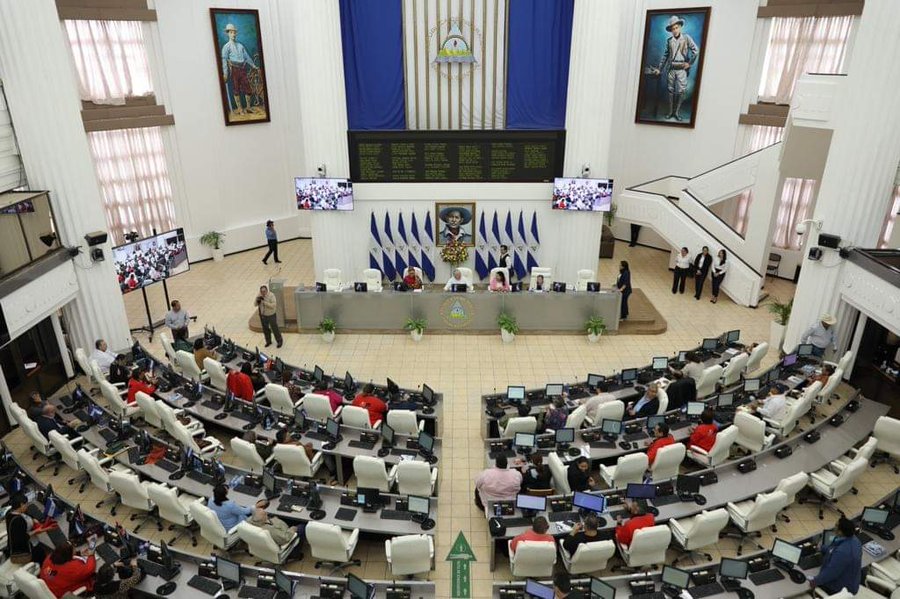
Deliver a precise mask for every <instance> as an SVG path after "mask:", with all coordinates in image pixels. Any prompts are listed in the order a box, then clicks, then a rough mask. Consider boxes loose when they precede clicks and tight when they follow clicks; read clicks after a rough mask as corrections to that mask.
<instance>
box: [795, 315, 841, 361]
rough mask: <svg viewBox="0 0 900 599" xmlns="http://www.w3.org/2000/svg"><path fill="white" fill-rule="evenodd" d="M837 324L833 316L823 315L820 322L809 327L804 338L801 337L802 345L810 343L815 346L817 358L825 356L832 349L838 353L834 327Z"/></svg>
mask: <svg viewBox="0 0 900 599" xmlns="http://www.w3.org/2000/svg"><path fill="white" fill-rule="evenodd" d="M835 324H837V318H835V317H834V316H832V315H831V314H823V315H822V317H821V318H820V319H819V322H817V323H816V324H814V325H812V326H811V327H809V328H808V329H807V330H806V332H805V333H803V336H802V337H800V343H809V344H810V345H812V346H813V354H814V355H816V356H819V357H821V356H824V355H825V350H826V349H828V348H829V347H831V348H832V349H833V350H834V351H837V337H836V336H835V334H834V325H835Z"/></svg>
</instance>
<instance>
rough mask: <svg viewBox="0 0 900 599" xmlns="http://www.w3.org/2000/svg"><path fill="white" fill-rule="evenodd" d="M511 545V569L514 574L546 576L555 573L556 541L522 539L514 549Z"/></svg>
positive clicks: (510, 542) (509, 542) (508, 542)
mask: <svg viewBox="0 0 900 599" xmlns="http://www.w3.org/2000/svg"><path fill="white" fill-rule="evenodd" d="M511 545H512V541H507V546H509V547H510V548H509V571H510V573H511V574H512V575H513V576H518V577H520V578H521V577H528V578H536V577H541V578H546V577H549V576H552V575H553V566H554V565H555V564H556V543H548V542H547V541H521V542H519V543H518V544H517V545H516V550H515V551H513V550H512V547H511Z"/></svg>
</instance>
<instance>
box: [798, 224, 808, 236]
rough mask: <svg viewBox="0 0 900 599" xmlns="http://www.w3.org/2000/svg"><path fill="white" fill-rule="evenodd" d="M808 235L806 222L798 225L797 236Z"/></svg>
mask: <svg viewBox="0 0 900 599" xmlns="http://www.w3.org/2000/svg"><path fill="white" fill-rule="evenodd" d="M804 234H806V222H802V223H797V235H804Z"/></svg>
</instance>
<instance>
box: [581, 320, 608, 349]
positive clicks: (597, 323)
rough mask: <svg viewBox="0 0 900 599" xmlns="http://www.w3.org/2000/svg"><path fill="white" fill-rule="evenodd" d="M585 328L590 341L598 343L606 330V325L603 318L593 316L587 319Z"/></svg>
mask: <svg viewBox="0 0 900 599" xmlns="http://www.w3.org/2000/svg"><path fill="white" fill-rule="evenodd" d="M584 328H585V330H586V331H587V335H588V341H590V342H591V343H597V341H598V340H599V339H600V335H602V334H603V331H605V330H606V323H605V322H604V321H603V317H602V316H591V317H590V318H588V319H587V322H585V323H584Z"/></svg>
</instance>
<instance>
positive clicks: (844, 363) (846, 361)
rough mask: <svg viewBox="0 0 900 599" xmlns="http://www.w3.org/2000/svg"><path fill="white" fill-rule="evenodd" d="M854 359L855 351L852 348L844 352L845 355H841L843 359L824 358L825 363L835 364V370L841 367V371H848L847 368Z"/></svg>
mask: <svg viewBox="0 0 900 599" xmlns="http://www.w3.org/2000/svg"><path fill="white" fill-rule="evenodd" d="M852 361H853V352H852V351H851V350H849V349H848V350H847V351H845V352H844V355H843V356H841V359H840V360H838V361H837V362H829V361H828V360H824V363H825V364H830V365H831V366H834V368H835V370H837V369H840V370H841V372H842V373H843V372H847V369H848V368H849V367H850V362H852Z"/></svg>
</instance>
